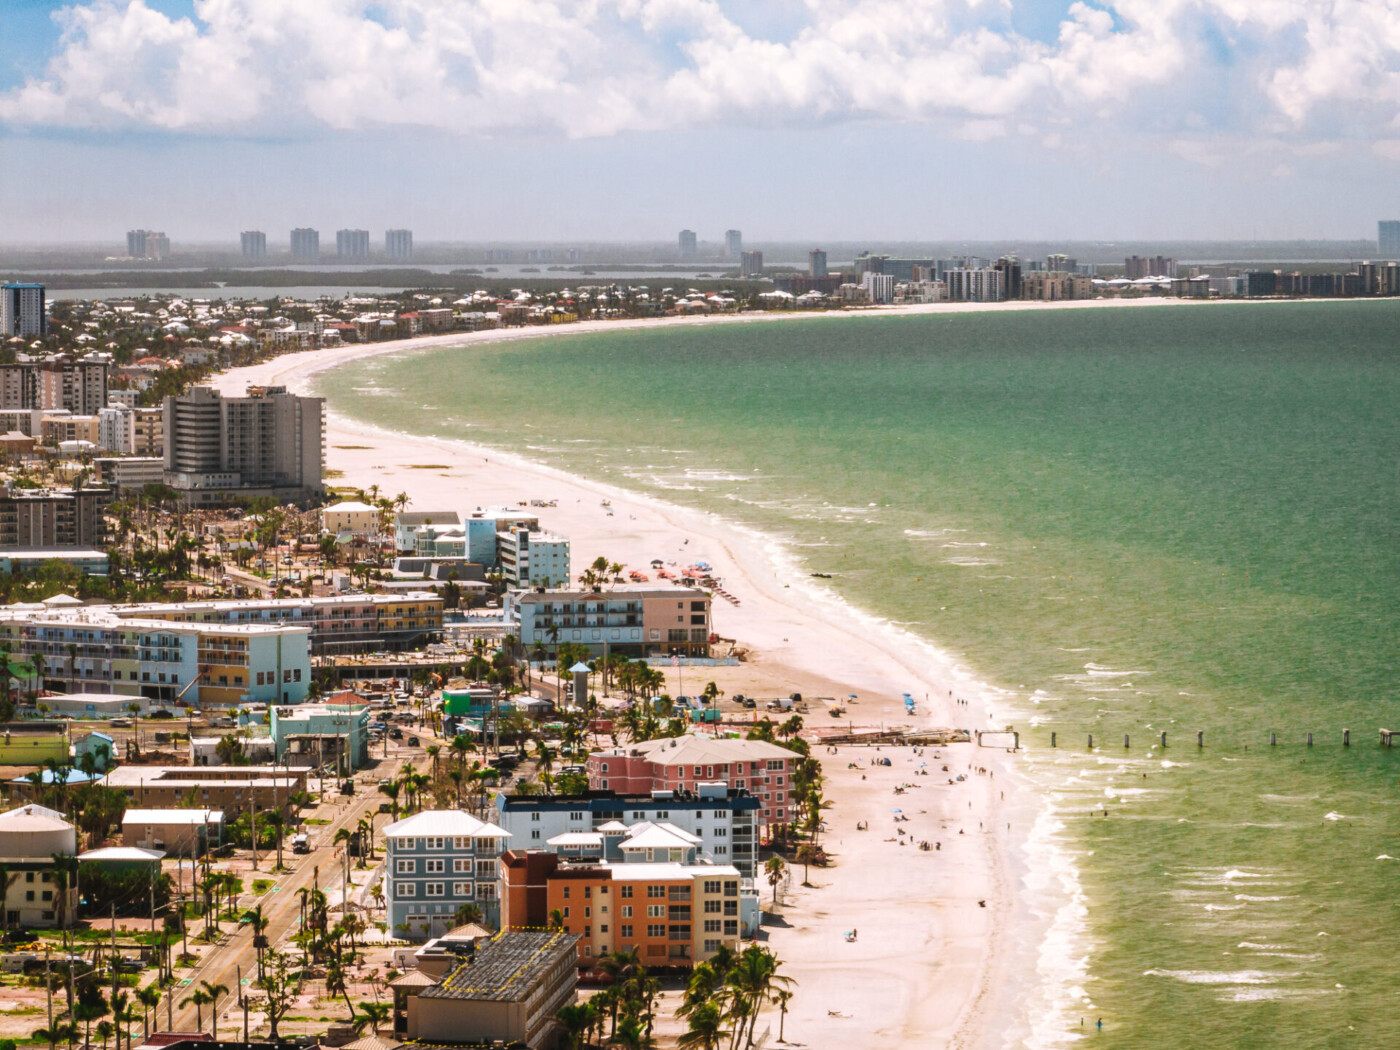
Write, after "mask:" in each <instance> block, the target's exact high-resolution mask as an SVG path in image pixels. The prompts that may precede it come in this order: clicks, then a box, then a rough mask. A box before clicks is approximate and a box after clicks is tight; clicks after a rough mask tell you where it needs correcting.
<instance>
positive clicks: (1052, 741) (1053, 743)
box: [1050, 733, 1055, 747]
mask: <svg viewBox="0 0 1400 1050" xmlns="http://www.w3.org/2000/svg"><path fill="white" fill-rule="evenodd" d="M1050 746H1051V747H1054V746H1055V734H1054V733H1051V734H1050Z"/></svg>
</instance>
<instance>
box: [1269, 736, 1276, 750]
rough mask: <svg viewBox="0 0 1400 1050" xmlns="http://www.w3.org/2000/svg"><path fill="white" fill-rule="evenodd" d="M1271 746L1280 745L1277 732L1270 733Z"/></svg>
mask: <svg viewBox="0 0 1400 1050" xmlns="http://www.w3.org/2000/svg"><path fill="white" fill-rule="evenodd" d="M1269 746H1270V747H1278V734H1277V733H1270V734H1269Z"/></svg>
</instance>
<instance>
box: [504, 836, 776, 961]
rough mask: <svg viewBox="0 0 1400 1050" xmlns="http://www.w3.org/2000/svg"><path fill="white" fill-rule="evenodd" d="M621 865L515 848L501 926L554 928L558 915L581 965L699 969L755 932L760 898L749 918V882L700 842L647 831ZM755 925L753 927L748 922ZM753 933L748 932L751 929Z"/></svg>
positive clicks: (509, 856)
mask: <svg viewBox="0 0 1400 1050" xmlns="http://www.w3.org/2000/svg"><path fill="white" fill-rule="evenodd" d="M622 852H623V854H624V859H623V860H621V861H599V860H596V859H593V858H578V859H568V858H565V857H562V856H560V855H559V854H558V853H555V852H552V851H543V850H541V851H535V850H530V851H528V852H527V851H525V850H511V851H509V852H508V853H506V854H505V856H503V857H502V858H501V864H500V868H501V925H502V927H503V928H506V929H511V928H521V929H530V928H539V927H540V926H547V925H548V924H549V920H550V917H551V916H555V915H556V914H557V918H558V919H559V920H561V921H562V929H563V930H564V931H565V932H566V933H571V934H574V935H575V936H577V937H578V939H579V940H578V966H579V969H580V970H585V971H586V970H590V969H593V968H594V966H595V965H596V963H597V962H598V960H599V959H600V958H601V957H602V956H605V955H607V954H609V953H611V952H636V953H637V955H638V956H640V958H641V960H642V963H643V964H644V965H646V966H676V967H687V968H688V967H692V966H695V965H696V964H697V963H701V962H704V961H706V960H707V959H710V958H712V957H713V956H714V954H715V953H716V952H718V951H719V950H720V949H721V948H728V949H730V950H731V951H736V952H737V951H738V950H739V946H740V945H739V939H740V937H741V936H743V935H744V934H747V933H751V932H753V930H754V929H756V928H757V921H758V908H757V899H756V898H752V897H751V898H750V900H751V901H752V905H751V907H750V908H749V909H748V911H749V914H748V915H747V916H745V915H742V914H741V912H743V911H744V910H745V909H743V908H742V907H741V901H742V898H741V889H740V882H741V877H740V875H739V870H738V869H737V868H735V867H733V866H732V865H728V864H707V863H704V862H702V861H701V860H700V858H699V857H698V856H697V851H696V846H695V842H694V839H693V837H692V836H689V835H686V834H685V833H684V832H681V831H679V830H678V829H674V828H669V827H666V826H663V825H655V824H653V825H648V826H646V827H645V828H643V829H642V830H640V831H639V833H638V834H636V835H635V836H633V837H632V838H631V839H630V840H629V841H627V842H625V843H624V844H623V847H622ZM746 920H747V923H746ZM746 927H747V928H746Z"/></svg>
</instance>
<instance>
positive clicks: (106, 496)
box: [0, 487, 112, 548]
mask: <svg viewBox="0 0 1400 1050" xmlns="http://www.w3.org/2000/svg"><path fill="white" fill-rule="evenodd" d="M111 498H112V494H111V492H109V491H108V490H107V489H104V488H82V489H18V488H9V487H7V488H6V489H4V490H3V491H0V548H7V547H101V546H102V543H103V541H104V540H105V539H106V521H105V520H104V519H103V517H102V511H103V509H104V508H105V507H106V506H107V503H108V501H110V500H111Z"/></svg>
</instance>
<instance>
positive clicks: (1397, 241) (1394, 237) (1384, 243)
mask: <svg viewBox="0 0 1400 1050" xmlns="http://www.w3.org/2000/svg"><path fill="white" fill-rule="evenodd" d="M1377 232H1378V234H1379V236H1378V238H1377V239H1378V240H1379V242H1380V249H1381V252H1380V253H1381V256H1382V257H1383V258H1386V259H1400V221H1397V220H1394V219H1390V220H1386V221H1382V222H1380V223H1377Z"/></svg>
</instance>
